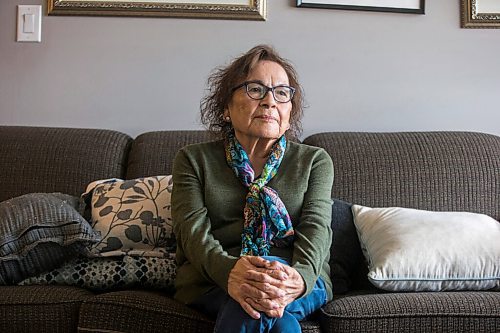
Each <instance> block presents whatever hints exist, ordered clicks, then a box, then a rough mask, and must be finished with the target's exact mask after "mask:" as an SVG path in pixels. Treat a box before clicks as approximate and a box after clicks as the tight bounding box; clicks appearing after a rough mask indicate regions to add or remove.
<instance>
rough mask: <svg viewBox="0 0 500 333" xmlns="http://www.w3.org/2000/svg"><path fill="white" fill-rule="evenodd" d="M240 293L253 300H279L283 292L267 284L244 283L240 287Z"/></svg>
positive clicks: (283, 294)
mask: <svg viewBox="0 0 500 333" xmlns="http://www.w3.org/2000/svg"><path fill="white" fill-rule="evenodd" d="M241 291H242V293H244V294H245V295H247V296H249V297H252V298H255V299H269V298H281V297H283V296H285V292H284V291H283V290H281V289H280V288H277V287H275V286H273V285H271V284H269V283H259V282H252V283H244V284H242V285H241Z"/></svg>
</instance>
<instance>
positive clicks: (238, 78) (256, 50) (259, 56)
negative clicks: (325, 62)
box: [200, 45, 304, 138]
mask: <svg viewBox="0 0 500 333" xmlns="http://www.w3.org/2000/svg"><path fill="white" fill-rule="evenodd" d="M261 60H268V61H273V62H276V63H278V64H279V65H280V66H281V67H283V69H284V70H285V72H286V74H287V75H288V80H289V84H290V86H292V87H293V88H295V94H294V96H293V99H292V111H291V114H290V128H289V129H288V130H287V131H286V136H287V137H288V138H298V137H299V135H300V134H301V132H302V123H301V120H302V114H303V108H304V106H303V103H304V102H303V91H302V87H301V86H300V84H299V82H298V75H297V72H296V71H295V69H294V68H293V66H292V64H291V63H290V62H289V61H288V60H286V59H283V58H282V57H280V55H279V54H278V53H277V52H276V51H275V50H274V49H273V48H272V47H271V46H268V45H257V46H255V47H253V48H252V49H251V50H249V51H248V52H247V53H245V54H243V55H242V56H240V57H239V58H236V59H234V60H233V61H232V62H231V63H230V64H229V65H228V66H225V67H218V68H216V69H215V70H214V71H213V72H212V74H211V75H210V76H209V77H208V80H207V83H208V93H207V95H206V96H205V97H204V98H203V99H202V100H201V103H200V109H201V122H202V123H203V124H204V125H205V126H206V127H207V128H208V130H210V131H211V132H213V133H214V134H216V135H218V136H221V137H224V136H225V135H226V133H227V132H229V131H231V130H232V126H231V123H228V122H226V121H225V120H224V110H225V109H226V108H227V106H228V104H229V102H230V101H231V98H232V95H233V88H234V87H236V86H237V85H239V84H241V83H242V82H243V81H245V79H246V78H247V77H248V74H249V73H250V71H251V70H252V69H253V68H254V66H255V65H256V64H257V62H259V61H261Z"/></svg>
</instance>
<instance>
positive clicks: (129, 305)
mask: <svg viewBox="0 0 500 333" xmlns="http://www.w3.org/2000/svg"><path fill="white" fill-rule="evenodd" d="M213 324H214V323H213V321H212V320H210V319H209V318H207V317H206V316H203V315H202V314H200V313H199V312H196V311H194V310H192V309H190V308H188V307H186V306H185V305H183V304H181V303H179V302H177V301H175V300H173V299H172V298H169V297H168V296H166V295H165V294H163V293H159V292H151V291H119V292H112V293H106V294H101V295H97V296H95V297H94V298H92V299H89V300H87V301H86V302H85V303H84V304H83V305H82V309H81V314H80V322H79V324H78V330H79V332H93V331H104V332H127V333H136V332H150V333H151V332H176V333H181V332H186V333H188V332H200V333H201V332H203V333H205V332H211V331H213Z"/></svg>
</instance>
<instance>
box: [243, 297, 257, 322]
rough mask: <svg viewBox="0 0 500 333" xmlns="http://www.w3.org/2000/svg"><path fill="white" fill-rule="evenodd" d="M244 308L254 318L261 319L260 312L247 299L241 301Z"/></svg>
mask: <svg viewBox="0 0 500 333" xmlns="http://www.w3.org/2000/svg"><path fill="white" fill-rule="evenodd" d="M239 303H240V305H241V307H242V308H243V310H245V312H246V313H248V315H249V316H250V317H252V318H253V319H260V313H259V311H257V310H256V309H255V308H254V307H253V306H252V304H250V303H249V302H248V301H247V300H243V301H242V302H239Z"/></svg>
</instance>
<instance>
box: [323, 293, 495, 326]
mask: <svg viewBox="0 0 500 333" xmlns="http://www.w3.org/2000/svg"><path fill="white" fill-rule="evenodd" d="M320 321H321V327H322V330H323V332H332V333H333V332H388V333H389V332H390V333H393V332H398V333H414V332H440V333H443V332H450V333H455V332H475V333H477V332H498V330H499V329H500V293H498V292H486V291H483V292H422V293H384V294H365V295H363V294H361V295H359V294H358V295H356V294H348V295H345V296H340V297H338V298H337V299H335V300H334V301H333V302H330V303H329V304H327V305H326V306H324V307H323V309H322V310H321V317H320Z"/></svg>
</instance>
